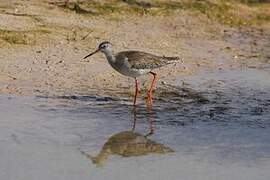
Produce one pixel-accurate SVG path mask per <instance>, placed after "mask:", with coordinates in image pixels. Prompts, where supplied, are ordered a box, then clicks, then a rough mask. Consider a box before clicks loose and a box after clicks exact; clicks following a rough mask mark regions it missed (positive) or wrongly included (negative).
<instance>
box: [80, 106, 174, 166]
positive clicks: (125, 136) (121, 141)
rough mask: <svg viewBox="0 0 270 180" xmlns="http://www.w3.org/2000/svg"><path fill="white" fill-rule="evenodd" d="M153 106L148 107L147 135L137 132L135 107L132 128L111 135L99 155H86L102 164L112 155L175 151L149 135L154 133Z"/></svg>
mask: <svg viewBox="0 0 270 180" xmlns="http://www.w3.org/2000/svg"><path fill="white" fill-rule="evenodd" d="M151 109H152V107H151V106H148V107H147V113H146V116H147V119H148V121H149V126H150V127H149V132H148V133H147V134H146V135H143V134H140V133H138V132H135V127H136V122H137V109H136V107H134V109H133V116H134V122H133V126H132V129H131V130H127V131H122V132H119V133H116V134H114V135H112V136H111V137H109V139H108V140H107V142H106V143H105V144H104V145H103V147H102V149H101V151H100V152H99V154H98V155H97V156H91V155H89V154H86V153H84V152H82V153H83V154H84V155H86V156H87V157H88V158H89V159H90V160H91V161H92V162H93V163H94V164H96V165H102V164H104V163H105V162H106V160H107V159H108V157H109V156H110V155H120V156H122V157H131V156H143V155H147V154H150V153H155V154H166V153H170V152H174V151H173V150H172V149H171V148H170V147H168V146H165V145H163V144H161V143H157V142H155V141H153V140H151V139H149V136H150V135H152V134H153V133H154V128H153V119H152V117H151V114H152V113H151Z"/></svg>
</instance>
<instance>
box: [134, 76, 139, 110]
mask: <svg viewBox="0 0 270 180" xmlns="http://www.w3.org/2000/svg"><path fill="white" fill-rule="evenodd" d="M135 84H136V91H135V95H134V102H133V105H134V106H136V101H137V96H138V94H139V83H138V80H137V78H135Z"/></svg>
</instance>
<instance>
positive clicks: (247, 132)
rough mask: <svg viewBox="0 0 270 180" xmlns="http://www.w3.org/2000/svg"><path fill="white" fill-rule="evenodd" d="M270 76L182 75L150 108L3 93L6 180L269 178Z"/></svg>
mask: <svg viewBox="0 0 270 180" xmlns="http://www.w3.org/2000/svg"><path fill="white" fill-rule="evenodd" d="M269 77H270V76H269V73H268V72H267V71H259V70H256V69H242V70H239V69H238V70H230V71H222V70H221V71H218V72H204V73H202V74H199V75H197V76H191V77H183V78H181V79H178V80H177V81H176V82H175V85H168V84H166V85H162V86H160V87H158V88H157V90H156V92H155V95H154V96H155V99H154V105H153V106H152V107H151V108H149V107H147V106H146V105H145V102H144V101H143V100H142V99H141V102H140V104H139V106H137V107H136V108H134V107H133V106H132V105H131V97H129V96H128V95H123V97H122V98H118V97H117V98H116V97H112V96H103V97H100V96H92V95H72V96H61V97H45V96H42V97H17V96H7V95H2V96H1V97H0V116H1V118H0V119H1V121H0V142H1V148H0V156H1V161H0V177H1V179H7V180H9V179H27V180H29V179H95V180H96V179H97V180H98V179H262V180H266V179H269V177H270V172H269V169H270V81H269V80H270V79H269ZM122 91H125V90H124V89H123V90H122ZM116 93H121V92H116ZM151 131H153V134H150V132H151Z"/></svg>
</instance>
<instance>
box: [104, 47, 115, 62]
mask: <svg viewBox="0 0 270 180" xmlns="http://www.w3.org/2000/svg"><path fill="white" fill-rule="evenodd" d="M103 53H104V54H105V56H106V58H107V60H108V61H109V63H110V64H113V63H115V57H114V53H113V51H112V50H109V49H106V50H104V51H103Z"/></svg>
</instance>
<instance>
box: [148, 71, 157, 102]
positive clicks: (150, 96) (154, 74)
mask: <svg viewBox="0 0 270 180" xmlns="http://www.w3.org/2000/svg"><path fill="white" fill-rule="evenodd" d="M150 74H152V75H153V76H154V78H153V81H152V83H151V87H150V89H149V90H148V96H147V100H148V103H149V104H150V105H152V104H153V100H152V98H153V95H152V91H153V87H154V85H155V82H156V79H157V78H156V76H157V74H156V73H154V72H152V71H150Z"/></svg>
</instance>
